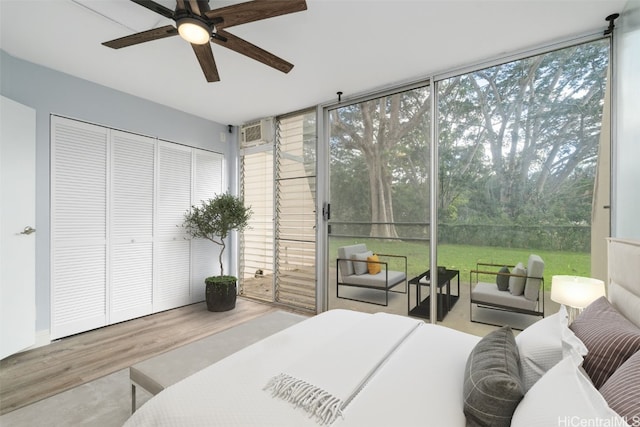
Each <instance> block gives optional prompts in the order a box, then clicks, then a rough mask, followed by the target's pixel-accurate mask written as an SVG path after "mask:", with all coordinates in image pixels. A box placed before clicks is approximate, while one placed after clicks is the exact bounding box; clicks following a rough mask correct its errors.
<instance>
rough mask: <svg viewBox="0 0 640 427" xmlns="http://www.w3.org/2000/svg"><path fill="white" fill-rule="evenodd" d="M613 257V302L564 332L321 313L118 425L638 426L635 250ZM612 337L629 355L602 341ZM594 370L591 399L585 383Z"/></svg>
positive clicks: (551, 323)
mask: <svg viewBox="0 0 640 427" xmlns="http://www.w3.org/2000/svg"><path fill="white" fill-rule="evenodd" d="M609 245H610V247H609V259H610V260H609V265H610V278H609V293H610V298H611V302H609V300H607V299H604V298H603V300H602V301H600V300H599V301H597V302H596V303H597V304H596V303H594V304H592V305H593V307H591V306H589V307H588V308H587V309H585V310H584V312H583V313H582V314H581V315H580V316H579V317H578V318H577V319H576V321H575V322H574V323H573V324H572V325H571V326H569V325H568V324H567V316H566V311H565V310H564V308H561V310H560V311H559V312H558V313H555V314H553V315H550V316H547V317H546V318H544V319H541V320H539V321H538V322H536V323H534V324H533V325H532V326H530V327H529V328H527V329H525V330H524V331H523V332H521V333H520V334H519V335H517V336H515V337H514V335H513V333H512V332H511V330H510V329H509V328H508V327H502V328H499V329H497V330H496V331H494V332H491V333H490V334H488V335H487V336H485V337H483V338H481V337H477V336H474V335H470V334H466V333H463V332H459V331H456V330H453V329H449V328H446V327H443V326H440V325H432V324H426V323H424V322H422V321H421V320H417V319H412V318H408V317H404V316H396V315H390V314H385V313H376V314H366V313H360V312H355V311H349V310H330V311H327V312H325V313H321V314H319V315H317V316H314V317H312V318H309V319H308V320H305V321H303V322H301V323H298V324H296V325H294V326H292V327H290V328H288V329H285V330H283V331H281V332H278V333H276V334H274V335H272V336H270V337H268V338H266V339H264V340H262V341H259V342H257V343H255V344H253V345H251V346H249V347H246V348H245V349H243V350H241V351H239V352H237V353H235V354H233V355H231V356H229V357H227V358H225V359H223V360H221V361H219V362H217V363H215V364H213V365H211V366H209V367H207V368H205V369H204V370H202V371H200V372H198V373H196V374H194V375H192V376H190V377H188V378H186V379H184V380H182V381H180V382H178V383H177V384H174V385H173V386H171V387H169V388H167V389H166V390H164V391H163V392H161V393H159V394H158V395H156V396H155V397H154V398H152V399H151V400H150V401H149V402H147V403H146V404H145V405H143V406H142V407H141V408H140V409H138V411H136V412H135V413H134V414H133V415H132V416H131V418H129V420H128V421H127V423H126V424H125V426H126V427H137V426H181V427H188V426H204V425H207V426H318V425H332V426H465V425H512V426H527V427H534V426H545V427H546V426H549V425H616V426H625V425H629V426H640V376H639V375H640V280H639V278H640V262H639V261H640V243H638V242H630V241H623V240H615V239H611V240H610V243H609ZM602 318H606V319H608V320H607V322H602V321H601V319H602ZM609 320H610V325H608V323H609ZM625 322H626V323H625ZM594 325H596V326H595V327H594ZM620 325H622V326H620ZM598 328H600V329H598ZM594 329H598V331H599V333H600V334H601V335H602V336H596V337H594V336H589V334H591V335H593V334H592V333H591V332H593V330H594ZM616 334H618V335H619V334H624V335H623V337H622V340H623V341H624V343H625V344H624V345H625V347H624V351H618V350H612V348H613V347H612V345H611V343H610V342H606V341H607V340H608V339H614V340H615V339H618V338H619V337H618V336H617V335H616ZM603 337H604V338H603ZM583 338H584V339H583ZM618 341H619V339H618ZM602 353H606V354H604V356H603V354H602ZM602 357H604V362H603V359H602ZM607 357H609V359H607ZM611 358H613V359H615V360H613V361H612V359H611ZM603 363H604V365H606V366H605V367H604V369H605V370H608V371H607V372H605V373H603V374H602V375H600V374H601V373H600V372H599V373H598V375H600V376H599V377H598V387H596V386H595V385H594V383H593V382H592V379H591V378H589V377H588V376H587V375H586V374H585V373H584V372H585V371H586V370H587V368H586V367H587V366H591V368H590V369H595V368H593V366H595V367H596V368H598V369H602V368H603V366H602V365H603ZM596 365H597V366H596ZM636 414H637V416H636ZM594 420H596V421H594ZM598 420H600V421H598ZM576 422H578V423H583V424H575V423H576ZM588 422H591V423H592V424H584V423H588ZM594 422H600V424H593V423H594ZM559 423H560V424H559ZM572 423H573V424H572Z"/></svg>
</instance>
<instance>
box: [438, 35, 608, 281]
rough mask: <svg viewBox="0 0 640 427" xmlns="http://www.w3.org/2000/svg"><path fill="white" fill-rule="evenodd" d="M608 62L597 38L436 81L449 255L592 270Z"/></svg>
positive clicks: (444, 242) (443, 253)
mask: <svg viewBox="0 0 640 427" xmlns="http://www.w3.org/2000/svg"><path fill="white" fill-rule="evenodd" d="M608 62H609V40H608V39H600V40H597V41H592V42H589V43H584V44H579V45H575V46H570V47H566V48H564V49H560V50H554V51H551V52H547V53H543V54H539V55H535V56H531V57H526V58H523V59H519V60H516V61H511V62H507V63H503V64H498V65H495V66H491V67H488V68H484V69H480V70H476V71H473V72H469V73H465V74H462V75H457V76H453V77H450V78H447V79H443V80H441V81H438V82H437V85H436V87H437V94H438V110H437V114H438V115H437V117H438V129H439V133H438V151H439V157H438V161H439V191H438V208H439V209H438V237H439V238H438V253H439V254H440V255H439V259H442V261H443V263H445V264H446V265H454V266H456V267H458V268H460V269H462V270H468V269H470V268H472V267H473V265H470V264H469V262H468V261H469V260H468V259H467V258H466V257H460V256H459V254H461V253H474V254H475V256H476V257H477V258H482V259H484V260H486V261H489V262H491V261H493V262H505V263H507V262H508V263H510V264H515V263H517V262H520V261H522V262H523V263H525V264H526V261H527V257H528V255H529V253H531V252H534V253H538V254H539V255H540V256H542V257H543V259H544V260H545V264H546V267H545V270H546V272H548V274H551V273H556V274H571V275H579V276H590V273H591V269H590V263H591V259H590V251H591V226H592V214H593V209H594V206H593V195H594V187H595V182H596V176H597V174H596V171H597V166H598V158H599V148H600V144H601V138H600V136H601V132H600V129H601V124H602V116H603V103H604V97H605V89H606V86H607V68H608ZM603 141H606V143H608V139H604V140H603ZM602 143H603V144H604V143H605V142H602ZM604 148H608V147H604ZM601 243H602V245H604V243H605V242H604V240H603V241H602V242H601ZM550 278H551V277H550V276H549V277H548V279H549V280H547V286H548V285H550V282H551V280H550Z"/></svg>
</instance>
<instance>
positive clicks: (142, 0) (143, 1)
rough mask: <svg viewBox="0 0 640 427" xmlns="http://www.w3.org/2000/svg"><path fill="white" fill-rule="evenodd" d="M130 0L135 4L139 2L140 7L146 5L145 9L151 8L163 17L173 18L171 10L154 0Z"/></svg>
mask: <svg viewBox="0 0 640 427" xmlns="http://www.w3.org/2000/svg"><path fill="white" fill-rule="evenodd" d="M131 1H132V2H134V3H136V4H139V5H140V6H142V7H146V8H147V9H149V10H152V11H154V12H155V13H158V14H160V15H162V16H164V17H165V18H169V19H175V17H174V13H173V10H171V9H169V8H166V7H164V6H163V5H161V4H158V3H156V2H154V1H151V0H131Z"/></svg>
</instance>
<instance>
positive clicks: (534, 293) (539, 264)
mask: <svg viewBox="0 0 640 427" xmlns="http://www.w3.org/2000/svg"><path fill="white" fill-rule="evenodd" d="M543 273H544V261H542V258H540V257H539V256H538V255H535V254H531V255H529V262H528V263H527V281H526V283H525V285H524V297H525V298H526V299H528V300H529V301H538V296H539V294H540V285H541V284H542V279H539V277H542V274H543Z"/></svg>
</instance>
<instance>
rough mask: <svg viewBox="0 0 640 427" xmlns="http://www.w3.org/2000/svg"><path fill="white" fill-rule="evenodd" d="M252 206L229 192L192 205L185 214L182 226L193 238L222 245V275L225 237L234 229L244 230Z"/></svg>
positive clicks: (220, 258)
mask: <svg viewBox="0 0 640 427" xmlns="http://www.w3.org/2000/svg"><path fill="white" fill-rule="evenodd" d="M251 214H252V212H251V208H250V207H245V206H244V202H243V201H242V199H240V198H238V197H236V196H234V195H232V194H229V193H223V194H218V195H217V196H215V197H214V198H213V199H209V200H207V201H203V202H202V204H201V205H200V206H191V209H190V210H189V211H187V212H186V213H185V214H184V221H183V223H182V226H183V227H184V229H185V231H186V232H187V234H188V235H190V236H191V237H193V238H201V239H207V240H209V241H211V242H213V243H215V244H216V245H220V247H221V248H220V254H219V256H218V261H219V262H220V275H221V276H224V267H223V265H222V254H223V253H224V250H225V247H226V244H225V239H226V238H227V237H228V236H229V233H230V232H231V231H233V230H237V231H243V230H244V229H245V228H246V227H247V226H248V225H249V218H251Z"/></svg>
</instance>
